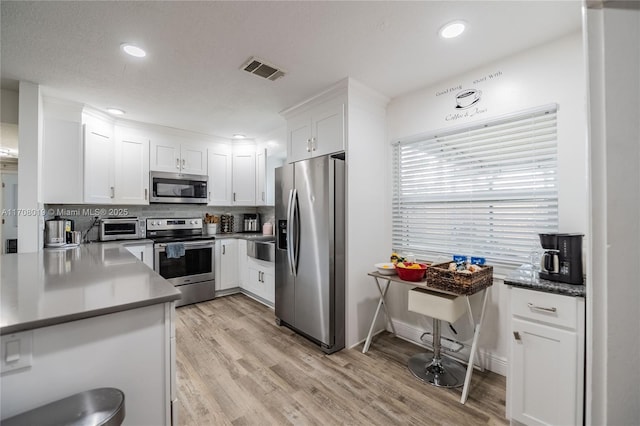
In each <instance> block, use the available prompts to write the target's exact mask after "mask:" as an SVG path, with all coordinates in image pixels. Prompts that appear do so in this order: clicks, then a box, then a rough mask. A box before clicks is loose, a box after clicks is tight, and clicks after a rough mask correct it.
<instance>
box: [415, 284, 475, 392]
mask: <svg viewBox="0 0 640 426" xmlns="http://www.w3.org/2000/svg"><path fill="white" fill-rule="evenodd" d="M465 310H466V305H465V300H464V297H461V296H454V295H450V294H446V293H438V292H435V291H429V290H426V289H423V288H413V289H411V290H409V311H411V312H416V313H418V314H422V315H425V316H429V317H432V318H433V356H430V355H429V354H428V353H426V352H422V353H419V354H416V355H414V356H412V357H411V358H410V359H409V365H408V367H409V371H411V373H413V375H414V376H416V377H417V378H418V379H420V380H422V381H424V382H427V383H430V384H432V385H434V386H439V387H445V388H455V387H459V386H462V385H463V384H464V378H465V374H466V369H465V368H464V367H463V366H462V364H460V363H459V362H457V361H454V360H450V359H448V358H441V356H440V352H441V349H442V346H441V343H440V338H441V336H440V321H447V322H449V323H454V322H455V321H456V320H457V319H458V318H460V317H461V316H462V315H463V314H464V313H465Z"/></svg>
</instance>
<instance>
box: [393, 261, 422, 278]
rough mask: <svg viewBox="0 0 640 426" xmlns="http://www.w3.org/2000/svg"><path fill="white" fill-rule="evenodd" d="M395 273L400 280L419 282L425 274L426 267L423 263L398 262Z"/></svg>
mask: <svg viewBox="0 0 640 426" xmlns="http://www.w3.org/2000/svg"><path fill="white" fill-rule="evenodd" d="M396 272H397V273H398V277H400V279H401V280H405V281H420V280H422V279H423V278H424V274H425V273H426V272H427V265H425V264H424V263H414V262H398V263H397V264H396Z"/></svg>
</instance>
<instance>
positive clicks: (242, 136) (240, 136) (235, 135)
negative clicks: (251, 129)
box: [233, 133, 247, 139]
mask: <svg viewBox="0 0 640 426" xmlns="http://www.w3.org/2000/svg"><path fill="white" fill-rule="evenodd" d="M246 137H247V135H243V134H242V133H235V134H234V135H233V138H234V139H244V138H246Z"/></svg>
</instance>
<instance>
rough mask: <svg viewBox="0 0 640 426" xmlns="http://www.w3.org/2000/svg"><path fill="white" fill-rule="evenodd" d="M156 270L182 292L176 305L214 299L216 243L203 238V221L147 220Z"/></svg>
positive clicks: (187, 219) (148, 235)
mask: <svg viewBox="0 0 640 426" xmlns="http://www.w3.org/2000/svg"><path fill="white" fill-rule="evenodd" d="M147 238H149V239H152V240H153V242H154V244H153V251H154V262H153V265H154V268H153V269H154V270H155V271H156V272H157V273H158V274H160V275H161V276H163V277H164V278H166V279H167V280H168V281H169V282H171V283H173V285H175V286H176V288H177V289H178V290H180V291H181V292H182V298H181V299H180V300H178V301H177V302H176V306H182V305H188V304H191V303H197V302H203V301H205V300H211V299H213V298H214V294H215V258H214V255H215V240H214V238H213V237H211V236H208V235H203V233H202V219H201V218H186V219H181V218H162V219H147Z"/></svg>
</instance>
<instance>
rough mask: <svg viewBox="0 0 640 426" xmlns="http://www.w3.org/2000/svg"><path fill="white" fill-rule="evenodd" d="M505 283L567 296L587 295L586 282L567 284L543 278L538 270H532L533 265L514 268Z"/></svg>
mask: <svg viewBox="0 0 640 426" xmlns="http://www.w3.org/2000/svg"><path fill="white" fill-rule="evenodd" d="M504 283H505V284H506V285H511V286H514V287H520V288H526V289H529V290H535V291H543V292H546V293H555V294H563V295H565V296H572V297H585V295H586V289H585V286H584V284H567V283H559V282H556V281H549V280H545V279H542V278H540V277H538V273H537V271H534V270H532V268H531V265H522V266H521V267H519V268H518V269H516V270H514V271H513V272H511V273H510V274H509V275H508V276H507V277H506V278H505V279H504Z"/></svg>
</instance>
